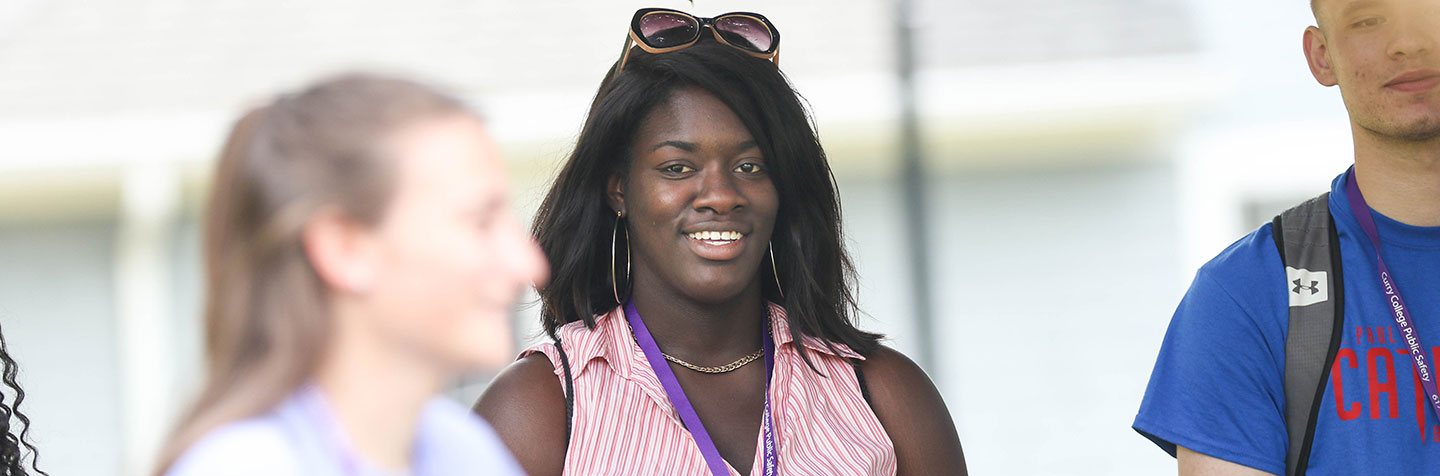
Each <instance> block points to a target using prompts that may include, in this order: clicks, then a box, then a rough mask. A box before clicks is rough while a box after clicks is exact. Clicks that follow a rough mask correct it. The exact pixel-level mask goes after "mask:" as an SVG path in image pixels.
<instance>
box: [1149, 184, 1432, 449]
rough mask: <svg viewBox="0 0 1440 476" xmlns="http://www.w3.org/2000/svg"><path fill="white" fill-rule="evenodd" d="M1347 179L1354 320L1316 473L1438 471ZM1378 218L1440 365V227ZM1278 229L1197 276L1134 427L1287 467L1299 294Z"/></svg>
mask: <svg viewBox="0 0 1440 476" xmlns="http://www.w3.org/2000/svg"><path fill="white" fill-rule="evenodd" d="M1345 180H1346V175H1345V174H1341V175H1340V177H1338V178H1336V179H1335V181H1334V183H1333V184H1332V186H1331V193H1330V213H1331V215H1333V216H1334V218H1335V224H1336V227H1337V232H1338V234H1339V237H1340V253H1341V257H1342V271H1343V280H1344V286H1345V289H1344V292H1345V295H1344V296H1345V298H1344V299H1345V327H1344V333H1343V336H1342V340H1341V343H1340V350H1339V353H1338V354H1336V358H1335V365H1334V367H1332V369H1331V373H1330V378H1329V379H1328V383H1327V384H1326V390H1325V394H1324V399H1323V401H1321V403H1320V411H1319V421H1318V422H1317V423H1316V427H1315V442H1314V446H1312V449H1311V453H1310V466H1309V469H1308V472H1309V474H1312V475H1363V474H1386V475H1392V474H1436V473H1440V419H1437V418H1436V415H1435V412H1434V411H1433V410H1431V409H1430V407H1429V405H1428V404H1427V403H1426V401H1425V398H1424V397H1423V392H1424V390H1423V389H1422V388H1421V387H1420V385H1419V384H1418V380H1417V378H1416V377H1415V371H1414V360H1412V359H1411V357H1410V355H1409V353H1408V351H1407V349H1406V345H1405V342H1404V341H1403V340H1402V339H1400V337H1399V333H1398V332H1397V326H1396V325H1395V320H1394V318H1393V317H1392V316H1393V315H1392V314H1391V313H1390V310H1389V309H1390V308H1389V304H1388V303H1387V301H1386V300H1385V297H1384V295H1383V292H1382V291H1381V287H1380V279H1379V275H1378V273H1377V271H1376V260H1375V252H1374V248H1373V247H1372V246H1371V245H1370V240H1369V238H1367V237H1366V236H1365V233H1364V232H1363V231H1361V229H1360V224H1359V222H1357V221H1356V220H1355V216H1354V215H1353V214H1352V213H1351V212H1350V206H1349V202H1348V201H1347V199H1346V194H1345V190H1344V188H1345V187H1344V184H1345ZM1375 224H1376V226H1377V228H1378V230H1379V234H1380V242H1381V244H1380V250H1381V253H1383V254H1384V257H1385V264H1386V265H1388V266H1389V268H1390V272H1391V274H1392V276H1393V279H1394V280H1395V283H1396V286H1397V287H1398V288H1399V292H1400V294H1401V295H1402V296H1403V297H1404V298H1405V303H1406V304H1408V305H1409V306H1410V310H1411V312H1412V316H1414V317H1413V318H1414V325H1415V328H1416V330H1418V331H1419V334H1420V340H1421V341H1422V342H1423V343H1424V344H1425V345H1426V346H1428V347H1429V350H1430V352H1431V358H1432V359H1434V358H1435V357H1437V354H1440V227H1417V226H1410V225H1406V224H1403V223H1400V222H1397V221H1395V220H1391V219H1389V218H1387V217H1384V216H1382V215H1380V214H1378V213H1376V214H1375ZM1270 227H1271V226H1270V225H1269V224H1266V225H1264V226H1261V227H1260V229H1258V230H1256V231H1255V232H1254V233H1251V234H1249V235H1248V236H1246V237H1244V238H1242V239H1240V241H1237V242H1235V244H1233V245H1230V247H1229V248H1227V249H1226V250H1225V251H1224V252H1222V253H1220V255H1219V256H1216V257H1215V259H1213V260H1211V261H1210V262H1209V263H1206V264H1205V266H1204V267H1201V268H1200V271H1199V272H1197V273H1196V275H1195V281H1194V282H1193V283H1192V284H1191V285H1190V290H1189V291H1188V292H1186V293H1185V298H1184V299H1182V300H1181V301H1180V307H1179V308H1178V309H1176V310H1175V317H1174V318H1173V319H1171V321H1170V328H1169V330H1167V331H1166V333H1165V341H1164V343H1163V345H1162V346H1161V348H1160V356H1159V357H1158V358H1157V359H1156V361H1155V371H1154V372H1153V373H1151V375H1150V385H1149V387H1148V388H1146V390H1145V399H1144V401H1142V402H1141V404H1140V413H1139V414H1138V415H1136V417H1135V424H1134V428H1135V429H1136V430H1138V431H1140V432H1141V433H1142V434H1144V435H1146V436H1148V437H1150V438H1151V439H1152V440H1154V441H1155V442H1156V443H1157V444H1159V445H1160V446H1161V447H1162V448H1164V449H1165V450H1166V451H1169V452H1171V453H1172V454H1173V453H1174V451H1175V445H1180V446H1183V447H1185V448H1188V449H1190V450H1192V451H1195V452H1198V453H1203V454H1206V455H1210V456H1213V457H1216V458H1220V459H1223V460H1226V461H1231V462H1235V463H1239V464H1242V465H1245V466H1249V467H1252V468H1256V469H1260V470H1263V471H1268V472H1271V473H1275V474H1284V473H1285V456H1286V451H1287V448H1288V445H1289V437H1288V435H1287V432H1286V427H1285V377H1284V369H1285V337H1286V333H1287V332H1288V326H1289V319H1290V317H1289V316H1290V314H1289V298H1288V293H1289V288H1288V287H1287V286H1288V285H1287V284H1286V275H1285V267H1284V265H1283V264H1281V261H1280V253H1279V251H1277V250H1276V249H1275V241H1274V238H1273V237H1272V235H1271V230H1270ZM1332 299H1333V298H1332ZM1319 305H1332V304H1331V303H1328V302H1327V303H1323V304H1319ZM1431 362H1432V363H1433V362H1435V361H1434V360H1431Z"/></svg>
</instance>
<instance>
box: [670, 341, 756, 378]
mask: <svg viewBox="0 0 1440 476" xmlns="http://www.w3.org/2000/svg"><path fill="white" fill-rule="evenodd" d="M660 355H663V356H665V360H668V361H671V362H674V363H677V364H680V365H681V366H683V367H685V368H687V369H690V370H694V371H696V372H704V373H707V374H723V373H725V372H731V371H734V370H735V369H738V368H740V367H744V366H745V364H748V363H751V362H754V361H755V359H758V358H760V356H762V355H765V348H763V347H762V348H760V350H757V351H755V352H754V353H752V354H750V355H747V356H744V357H741V358H740V360H737V361H734V362H731V363H728V364H725V365H721V366H719V367H704V366H700V365H695V364H692V363H689V362H686V361H683V360H680V359H677V358H675V357H672V356H671V355H670V354H667V353H664V352H661V353H660Z"/></svg>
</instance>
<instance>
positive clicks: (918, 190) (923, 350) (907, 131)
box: [895, 0, 935, 379]
mask: <svg viewBox="0 0 1440 476" xmlns="http://www.w3.org/2000/svg"><path fill="white" fill-rule="evenodd" d="M895 26H896V38H895V39H896V46H897V51H896V53H897V55H896V66H897V67H898V69H897V71H896V73H897V75H898V79H899V87H900V156H901V191H902V192H903V193H904V194H905V196H904V200H905V238H906V240H907V242H908V244H909V256H910V291H911V300H912V301H913V302H914V305H915V330H916V337H917V343H918V345H917V346H916V348H915V356H914V358H915V361H916V362H917V363H919V364H920V367H922V368H925V369H927V370H931V371H932V372H933V370H934V367H933V365H934V364H935V360H934V352H933V339H932V338H931V334H933V327H934V326H933V324H932V312H933V311H932V307H931V301H930V299H931V292H930V291H931V290H930V269H929V267H928V265H927V263H928V262H929V259H928V258H929V256H927V255H928V254H929V253H930V227H929V222H928V221H927V220H928V218H929V217H928V215H929V214H928V206H927V203H928V197H927V195H926V187H925V161H924V158H923V157H922V156H921V152H922V151H921V145H920V122H919V117H918V115H917V113H916V111H915V27H914V2H913V1H912V0H898V2H897V3H896V15H895ZM934 377H935V376H934V374H933V373H932V374H931V378H932V379H933V378H934Z"/></svg>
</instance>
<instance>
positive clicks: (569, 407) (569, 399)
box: [555, 337, 575, 446]
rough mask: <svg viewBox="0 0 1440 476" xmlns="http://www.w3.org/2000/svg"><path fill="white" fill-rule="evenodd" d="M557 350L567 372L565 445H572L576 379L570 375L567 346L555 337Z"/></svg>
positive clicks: (561, 363) (562, 365)
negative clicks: (571, 432)
mask: <svg viewBox="0 0 1440 476" xmlns="http://www.w3.org/2000/svg"><path fill="white" fill-rule="evenodd" d="M555 350H556V351H558V352H559V353H560V368H561V369H562V370H564V372H565V446H570V428H571V427H572V426H573V425H572V424H573V422H574V421H575V380H574V379H573V378H571V377H570V358H569V357H567V356H566V355H565V346H563V345H560V338H559V337H556V338H555Z"/></svg>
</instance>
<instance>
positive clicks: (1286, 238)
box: [1272, 193, 1345, 476]
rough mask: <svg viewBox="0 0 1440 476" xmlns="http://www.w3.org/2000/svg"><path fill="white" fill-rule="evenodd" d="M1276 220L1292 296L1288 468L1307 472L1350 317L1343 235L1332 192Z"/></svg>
mask: <svg viewBox="0 0 1440 476" xmlns="http://www.w3.org/2000/svg"><path fill="white" fill-rule="evenodd" d="M1272 223H1273V233H1274V236H1275V247H1276V248H1277V249H1279V251H1280V260H1281V261H1283V262H1284V263H1285V281H1286V283H1285V287H1286V291H1287V292H1288V294H1287V295H1288V296H1289V300H1290V324H1289V337H1287V338H1286V340H1285V426H1286V428H1287V430H1288V433H1289V437H1290V438H1289V441H1290V445H1289V450H1288V454H1287V455H1286V457H1285V468H1286V471H1285V473H1286V475H1287V476H1303V475H1304V474H1305V468H1306V467H1307V466H1309V464H1310V447H1311V445H1312V443H1314V440H1315V422H1316V420H1317V419H1318V417H1319V410H1320V401H1321V398H1323V397H1324V396H1325V384H1326V381H1327V380H1328V378H1329V372H1328V370H1329V369H1330V367H1331V366H1333V365H1334V364H1335V353H1336V351H1337V350H1338V349H1339V348H1340V336H1341V333H1342V332H1343V327H1344V321H1345V298H1344V289H1345V287H1344V284H1343V281H1342V279H1341V268H1340V266H1341V262H1340V239H1339V235H1338V234H1337V233H1336V231H1335V220H1334V219H1333V218H1332V217H1331V216H1330V194H1329V193H1325V194H1323V195H1320V196H1319V197H1315V198H1312V199H1310V200H1309V201H1306V202H1305V203H1302V204H1300V205H1299V206H1296V207H1295V208H1291V209H1289V210H1286V211H1284V212H1283V213H1281V214H1280V215H1279V216H1276V217H1275V221H1274V222H1272ZM1327 301H1328V303H1327Z"/></svg>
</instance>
